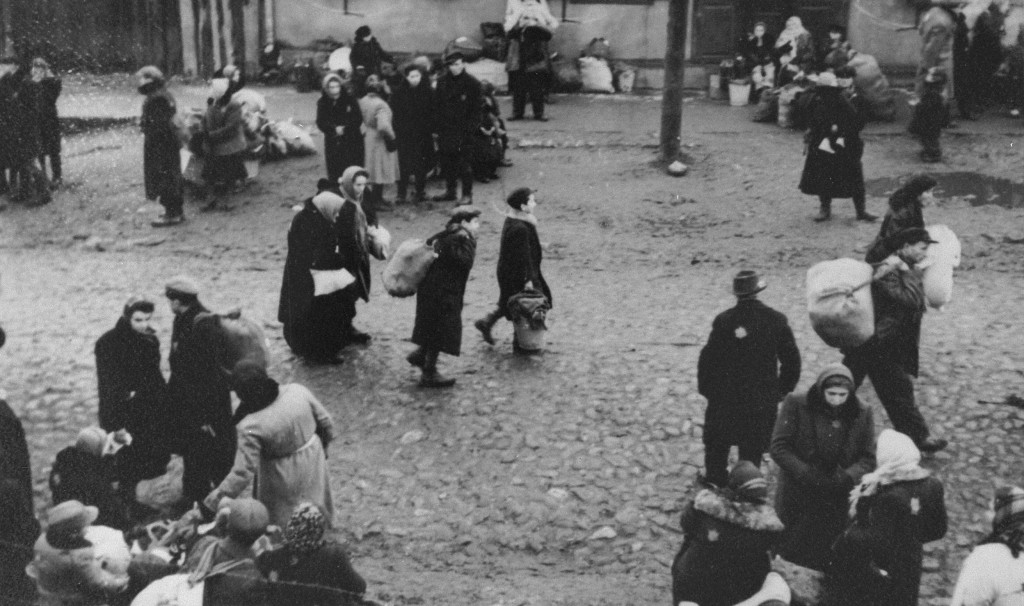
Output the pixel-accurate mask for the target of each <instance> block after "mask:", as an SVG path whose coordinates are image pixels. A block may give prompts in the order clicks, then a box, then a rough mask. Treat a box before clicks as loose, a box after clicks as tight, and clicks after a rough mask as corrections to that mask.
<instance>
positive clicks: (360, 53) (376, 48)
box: [349, 36, 394, 76]
mask: <svg viewBox="0 0 1024 606" xmlns="http://www.w3.org/2000/svg"><path fill="white" fill-rule="evenodd" d="M349 61H351V63H352V68H353V69H355V68H358V67H362V68H363V70H365V72H366V75H367V76H369V75H370V74H378V75H380V72H381V66H382V65H383V64H384V63H385V62H387V63H394V59H393V58H392V57H391V55H390V54H388V53H387V52H385V51H384V48H383V47H382V46H381V45H380V42H378V41H377V38H375V37H372V36H371V37H370V38H369V39H366V40H356V41H355V42H353V43H352V54H351V55H350V56H349Z"/></svg>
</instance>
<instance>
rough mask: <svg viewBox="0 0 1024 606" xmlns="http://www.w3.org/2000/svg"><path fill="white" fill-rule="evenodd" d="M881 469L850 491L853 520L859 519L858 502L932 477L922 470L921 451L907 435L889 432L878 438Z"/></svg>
mask: <svg viewBox="0 0 1024 606" xmlns="http://www.w3.org/2000/svg"><path fill="white" fill-rule="evenodd" d="M877 458H878V467H877V468H876V469H875V470H874V471H873V472H871V473H869V474H865V475H864V477H863V478H861V481H860V484H859V485H858V486H856V487H854V489H853V490H851V491H850V512H849V513H850V518H851V519H852V518H854V517H856V515H857V502H858V501H860V499H861V498H863V497H870V496H873V495H875V494H877V493H878V489H879V488H880V487H882V486H888V485H890V484H896V483H897V482H912V481H914V480H921V479H923V478H927V477H928V476H929V475H931V473H930V472H929V471H928V470H927V469H922V468H921V467H920V465H918V463H920V462H921V451H920V450H918V449H917V446H916V445H914V441H913V440H911V439H910V437H909V436H907V435H906V434H902V433H900V432H898V431H894V430H892V429H885V430H883V431H882V433H881V434H879V435H878V450H877Z"/></svg>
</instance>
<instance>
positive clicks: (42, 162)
mask: <svg viewBox="0 0 1024 606" xmlns="http://www.w3.org/2000/svg"><path fill="white" fill-rule="evenodd" d="M32 79H33V80H34V81H36V82H38V83H39V87H40V95H39V136H40V143H41V147H42V153H41V154H40V155H39V167H40V168H41V169H42V170H43V174H46V157H47V156H49V158H50V170H51V171H52V175H53V181H52V182H53V186H54V187H58V186H59V185H60V184H61V183H62V180H63V171H62V168H61V159H60V144H61V136H60V118H59V117H58V115H57V99H58V98H59V97H60V92H61V87H62V84H61V80H60V77H58V76H57V75H55V74H54V73H53V70H52V69H50V64H49V63H47V62H46V59H43V58H42V57H36V58H35V59H33V60H32Z"/></svg>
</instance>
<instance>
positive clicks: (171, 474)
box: [135, 455, 185, 516]
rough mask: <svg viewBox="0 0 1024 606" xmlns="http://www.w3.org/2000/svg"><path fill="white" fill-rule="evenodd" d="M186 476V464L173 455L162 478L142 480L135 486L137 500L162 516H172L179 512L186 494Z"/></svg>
mask: <svg viewBox="0 0 1024 606" xmlns="http://www.w3.org/2000/svg"><path fill="white" fill-rule="evenodd" d="M184 474H185V463H184V461H183V460H182V458H181V457H180V456H178V455H171V461H170V462H169V463H168V464H167V471H165V472H164V474H163V475H162V476H157V477H155V478H151V479H148V480H142V481H141V482H139V483H138V484H136V485H135V500H136V501H138V502H139V503H140V504H142V505H145V506H146V507H149V508H150V509H155V510H157V511H159V512H160V515H162V516H171V515H173V514H174V513H176V512H177V510H178V508H179V505H180V504H181V500H182V498H184V492H183V490H182V483H181V482H182V478H183V476H184Z"/></svg>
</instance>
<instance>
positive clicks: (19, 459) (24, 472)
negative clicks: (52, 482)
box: [0, 331, 39, 604]
mask: <svg viewBox="0 0 1024 606" xmlns="http://www.w3.org/2000/svg"><path fill="white" fill-rule="evenodd" d="M0 335H2V331H0ZM2 346H3V345H2V339H0V347H2ZM34 511H35V506H34V505H33V502H32V462H31V460H30V459H29V455H28V444H27V443H26V441H25V429H24V428H23V427H22V426H21V420H20V419H18V417H17V415H15V414H14V411H13V410H11V407H10V406H8V405H7V402H5V401H4V400H3V399H0V602H3V603H12V604H17V603H25V604H31V603H33V601H34V598H35V595H36V591H35V585H34V584H33V583H32V581H31V580H29V578H28V576H27V575H26V574H25V566H26V565H27V564H28V563H29V562H30V561H31V560H32V545H33V544H34V543H35V540H36V537H38V536H39V522H38V521H36V517H35V513H34Z"/></svg>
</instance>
